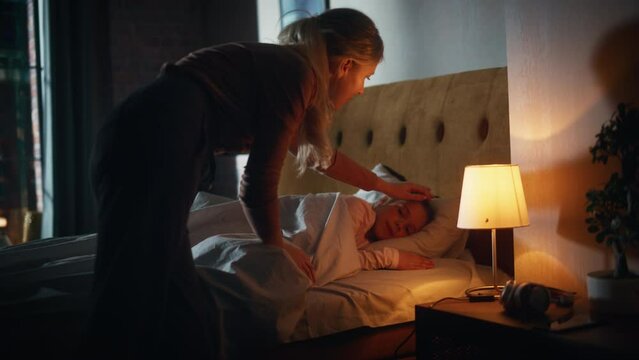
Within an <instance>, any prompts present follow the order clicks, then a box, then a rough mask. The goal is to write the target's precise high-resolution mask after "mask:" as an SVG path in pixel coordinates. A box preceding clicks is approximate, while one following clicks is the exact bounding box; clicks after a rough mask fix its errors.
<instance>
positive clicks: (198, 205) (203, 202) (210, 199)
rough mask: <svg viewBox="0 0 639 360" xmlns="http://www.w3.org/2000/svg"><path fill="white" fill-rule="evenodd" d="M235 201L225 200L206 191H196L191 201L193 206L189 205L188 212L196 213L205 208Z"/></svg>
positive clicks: (225, 198)
mask: <svg viewBox="0 0 639 360" xmlns="http://www.w3.org/2000/svg"><path fill="white" fill-rule="evenodd" d="M234 200H235V199H231V198H227V197H224V196H220V195H215V194H211V193H209V192H206V191H198V193H197V194H195V199H193V204H191V209H190V211H196V210H199V209H202V208H205V207H207V206H213V205H218V204H224V203H227V202H229V201H234Z"/></svg>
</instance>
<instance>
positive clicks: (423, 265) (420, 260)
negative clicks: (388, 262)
mask: <svg viewBox="0 0 639 360" xmlns="http://www.w3.org/2000/svg"><path fill="white" fill-rule="evenodd" d="M433 267H435V263H433V260H431V259H429V258H427V257H423V256H420V255H417V254H414V253H412V252H408V251H402V250H399V261H398V262H397V270H422V269H432V268H433Z"/></svg>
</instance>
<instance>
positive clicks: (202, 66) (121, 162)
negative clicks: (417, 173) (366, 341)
mask: <svg viewBox="0 0 639 360" xmlns="http://www.w3.org/2000/svg"><path fill="white" fill-rule="evenodd" d="M280 41H281V44H278V45H275V44H261V43H230V44H224V45H218V46H213V47H209V48H204V49H200V50H198V51H195V52H193V53H191V54H189V55H187V56H186V57H184V58H182V59H181V60H179V61H177V62H175V63H173V64H165V66H164V67H163V69H162V71H161V73H160V76H159V77H158V78H157V79H156V80H155V81H153V82H152V83H150V84H149V85H147V86H145V87H143V88H141V89H140V90H138V91H136V92H135V93H133V94H132V95H130V96H129V97H128V98H127V99H125V100H124V101H123V102H122V103H121V104H119V105H118V106H117V108H116V109H115V110H114V111H113V113H112V115H111V117H110V118H109V120H108V121H107V122H106V123H105V125H104V126H103V128H102V129H101V131H100V132H99V134H98V137H97V140H96V145H95V149H94V153H93V166H92V183H93V187H94V192H95V195H96V199H97V204H98V250H97V259H96V266H95V281H94V291H93V294H92V295H93V296H92V299H93V305H94V306H93V311H92V316H91V319H90V322H89V327H88V330H87V336H86V339H85V340H86V341H85V342H84V346H83V350H84V353H83V356H84V357H87V354H88V353H90V355H92V356H89V357H103V358H119V355H123V356H125V357H135V358H147V357H150V356H153V355H157V356H159V357H161V358H167V356H168V357H173V358H178V357H179V358H189V359H198V358H213V357H214V356H215V355H216V352H217V349H218V346H217V344H216V340H217V336H216V329H215V325H214V324H215V323H216V321H215V305H214V304H213V302H212V300H211V299H210V297H209V296H208V295H207V292H206V289H205V288H204V286H203V285H202V284H201V283H200V280H199V279H198V276H197V274H196V271H195V268H194V265H193V260H192V257H191V250H190V246H189V241H188V234H187V230H186V222H187V217H188V215H189V207H190V205H191V202H192V200H193V198H194V196H195V194H196V192H197V191H198V190H199V189H202V187H204V188H206V185H207V184H206V183H203V182H210V176H208V177H207V176H205V175H203V174H206V173H208V174H213V173H214V164H213V161H212V159H213V154H214V153H220V152H235V151H247V152H248V153H249V158H248V163H247V165H246V168H245V170H244V174H243V176H242V179H241V184H240V195H239V197H240V200H241V201H242V204H243V206H244V209H245V212H246V214H247V217H248V219H249V220H250V222H251V225H252V226H253V228H254V230H255V232H256V234H257V235H258V236H259V237H260V238H261V239H262V241H263V243H264V244H265V245H269V246H276V247H280V248H282V249H283V250H284V251H286V252H287V253H288V254H289V255H290V257H291V258H292V259H293V261H294V262H295V263H296V265H297V266H298V267H299V268H300V269H301V270H302V271H303V272H304V273H306V274H307V275H308V277H309V278H310V279H313V278H314V272H313V268H312V266H311V263H310V261H309V257H308V256H307V255H306V254H305V253H304V252H302V251H301V250H300V249H298V248H296V247H292V246H290V245H287V244H286V243H285V242H283V241H282V234H281V230H280V219H279V211H278V206H279V205H278V194H277V185H278V181H279V177H280V170H281V167H282V164H283V162H284V158H285V156H286V155H287V152H291V153H292V154H294V155H295V156H296V158H297V164H298V166H299V171H300V172H304V171H306V170H307V169H309V168H311V169H313V170H315V171H319V172H322V173H324V174H326V175H327V176H329V177H332V178H334V179H336V180H339V181H343V182H346V183H348V184H351V185H354V186H357V187H359V188H362V189H366V190H378V191H381V192H384V193H386V194H388V195H389V196H391V197H394V198H399V199H406V200H423V199H428V198H430V197H431V194H430V190H429V189H428V188H426V187H424V186H420V185H416V184H410V183H401V184H393V183H387V182H385V181H383V180H381V179H379V178H378V177H377V176H376V175H374V174H373V173H372V172H370V171H368V170H367V169H364V168H362V167H361V166H359V165H357V164H356V163H354V162H353V161H352V160H350V159H349V158H348V157H347V156H345V155H344V154H342V153H340V152H338V151H336V150H334V149H333V148H332V147H331V145H330V142H329V140H328V138H327V132H328V128H329V127H330V124H331V119H332V116H333V112H334V110H336V109H339V108H340V107H341V106H342V105H344V104H345V103H346V102H348V101H349V100H350V99H351V98H352V97H353V96H355V95H357V94H361V93H362V92H363V91H364V82H365V81H366V79H368V78H370V77H371V76H372V75H373V74H374V73H375V69H376V67H377V64H378V63H379V62H380V61H381V59H382V56H383V50H384V47H383V43H382V39H381V37H380V36H379V33H378V31H377V28H376V27H375V24H374V23H373V22H372V21H371V19H370V18H368V17H367V16H366V15H364V14H363V13H361V12H359V11H356V10H351V9H333V10H328V11H326V12H324V13H322V14H320V15H318V16H315V17H311V18H307V19H302V20H299V21H297V22H295V23H293V24H291V25H289V26H288V27H286V28H285V29H284V30H283V31H282V33H281V35H280ZM203 180H204V181H203Z"/></svg>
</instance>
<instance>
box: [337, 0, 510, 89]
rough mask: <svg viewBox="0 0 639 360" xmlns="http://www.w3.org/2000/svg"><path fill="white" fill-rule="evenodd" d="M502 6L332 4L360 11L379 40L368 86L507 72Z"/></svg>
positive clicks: (470, 1) (467, 0)
mask: <svg viewBox="0 0 639 360" xmlns="http://www.w3.org/2000/svg"><path fill="white" fill-rule="evenodd" d="M503 3H504V0H482V1H474V0H446V1H444V0H394V1H387V0H367V1H361V0H331V1H330V6H331V8H336V7H350V8H354V9H358V10H361V11H363V12H364V13H365V14H367V15H368V16H370V17H371V19H373V21H375V24H376V25H377V27H378V29H379V31H380V34H381V36H382V39H383V40H384V46H385V54H384V61H383V62H382V63H381V64H380V65H379V66H378V68H377V72H376V73H375V76H373V77H372V78H371V81H370V82H368V85H377V84H385V83H389V82H393V81H401V80H408V79H419V78H424V77H431V76H437V75H443V74H449V73H454V72H459V71H468V70H476V69H484V68H491V67H498V66H506V35H505V32H504V13H503Z"/></svg>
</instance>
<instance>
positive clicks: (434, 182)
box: [279, 67, 510, 197]
mask: <svg viewBox="0 0 639 360" xmlns="http://www.w3.org/2000/svg"><path fill="white" fill-rule="evenodd" d="M331 137H332V139H333V144H335V146H336V147H337V148H338V149H339V150H340V151H342V152H343V153H345V154H347V155H348V156H350V157H351V158H353V159H354V160H356V161H358V162H359V163H360V164H362V165H364V166H366V167H368V168H372V167H373V166H374V165H375V164H377V163H380V162H381V163H384V164H387V165H389V166H390V167H392V168H393V169H395V170H397V171H398V172H399V173H401V174H403V175H405V176H406V178H407V179H408V180H410V181H413V182H418V183H422V184H425V185H428V186H429V187H431V189H433V192H434V193H435V194H437V195H440V196H442V197H458V196H459V195H460V193H461V182H462V177H463V172H464V166H466V165H468V164H489V163H509V162H510V137H509V125H508V84H507V77H506V68H505V67H502V68H491V69H483V70H476V71H468V72H462V73H456V74H449V75H444V76H437V77H432V78H426V79H419V80H409V81H401V82H396V83H390V84H384V85H377V86H371V87H368V88H366V89H365V91H364V94H363V95H360V96H357V97H355V98H353V100H352V101H350V102H349V103H348V104H347V105H345V106H344V107H343V108H342V109H340V111H339V112H338V113H337V114H336V118H335V122H334V124H333V126H332V131H331ZM292 160H293V159H292V157H290V156H289V158H288V159H287V163H286V165H285V167H284V169H283V172H282V178H281V180H280V188H279V190H280V194H281V195H284V194H305V193H309V192H329V191H340V192H343V193H353V192H355V191H356V190H357V189H355V188H353V187H351V186H348V185H345V184H341V183H337V182H336V181H333V180H332V179H329V178H326V177H324V176H321V175H318V174H316V173H314V172H312V171H309V172H308V173H307V174H305V175H304V176H303V177H301V178H298V177H297V176H296V174H295V171H294V167H293V161H292Z"/></svg>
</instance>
